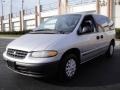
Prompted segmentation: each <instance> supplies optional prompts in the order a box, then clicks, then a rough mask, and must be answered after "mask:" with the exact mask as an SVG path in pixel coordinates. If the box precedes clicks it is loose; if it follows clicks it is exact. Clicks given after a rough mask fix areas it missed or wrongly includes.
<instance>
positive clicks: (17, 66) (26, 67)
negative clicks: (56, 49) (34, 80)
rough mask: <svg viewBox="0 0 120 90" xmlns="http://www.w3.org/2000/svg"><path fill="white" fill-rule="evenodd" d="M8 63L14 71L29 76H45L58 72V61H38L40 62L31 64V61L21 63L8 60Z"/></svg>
mask: <svg viewBox="0 0 120 90" xmlns="http://www.w3.org/2000/svg"><path fill="white" fill-rule="evenodd" d="M6 62H7V65H8V67H9V68H10V69H12V70H13V71H15V72H17V73H19V74H22V75H27V76H32V77H43V76H49V75H53V74H55V73H57V70H58V62H51V63H38V64H29V63H19V62H13V61H6Z"/></svg>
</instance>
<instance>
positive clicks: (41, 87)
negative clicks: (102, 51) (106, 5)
mask: <svg viewBox="0 0 120 90" xmlns="http://www.w3.org/2000/svg"><path fill="white" fill-rule="evenodd" d="M10 41H12V39H0V90H46V89H48V90H67V89H69V90H120V45H117V47H116V48H115V54H114V56H113V57H112V58H107V57H105V56H104V55H103V56H100V57H99V58H96V59H94V60H92V61H90V62H87V63H85V64H82V65H81V67H80V71H79V76H78V78H77V79H75V80H73V81H71V82H64V83H60V82H58V81H57V80H56V79H53V80H51V79H47V78H39V79H38V78H32V77H27V76H22V75H19V74H16V73H14V72H13V71H11V70H9V69H8V68H7V66H6V63H5V62H4V60H3V58H2V53H3V51H4V50H5V47H6V45H7V44H8V43H9V42H10Z"/></svg>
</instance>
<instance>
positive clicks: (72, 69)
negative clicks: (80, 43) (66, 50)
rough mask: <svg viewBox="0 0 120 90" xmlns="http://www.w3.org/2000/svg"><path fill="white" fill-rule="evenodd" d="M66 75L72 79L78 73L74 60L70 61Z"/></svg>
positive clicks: (66, 68)
mask: <svg viewBox="0 0 120 90" xmlns="http://www.w3.org/2000/svg"><path fill="white" fill-rule="evenodd" d="M65 71H66V75H67V76H68V77H72V76H73V75H74V74H75V72H76V62H75V60H74V59H70V60H68V62H67V64H66V67H65Z"/></svg>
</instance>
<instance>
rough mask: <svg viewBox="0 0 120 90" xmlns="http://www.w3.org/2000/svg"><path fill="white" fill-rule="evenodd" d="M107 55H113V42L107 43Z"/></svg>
mask: <svg viewBox="0 0 120 90" xmlns="http://www.w3.org/2000/svg"><path fill="white" fill-rule="evenodd" d="M106 54H107V57H112V56H113V54H114V44H112V43H111V44H110V45H109V48H108V51H107V53H106Z"/></svg>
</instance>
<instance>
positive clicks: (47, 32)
mask: <svg viewBox="0 0 120 90" xmlns="http://www.w3.org/2000/svg"><path fill="white" fill-rule="evenodd" d="M30 33H32V34H33V33H35V34H37V33H41V34H65V31H62V30H61V31H59V30H55V29H47V28H46V29H38V30H34V31H32V32H30Z"/></svg>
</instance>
